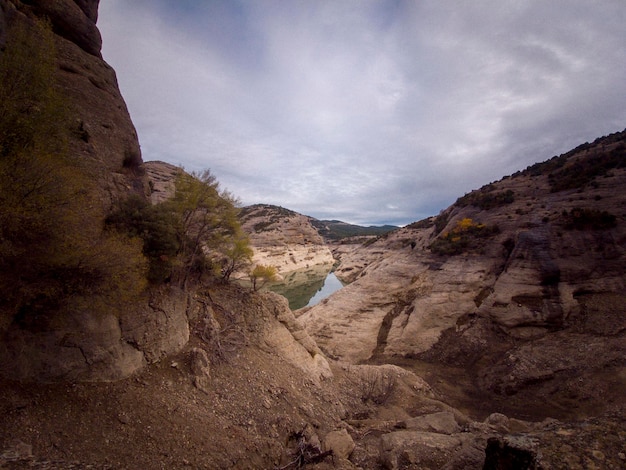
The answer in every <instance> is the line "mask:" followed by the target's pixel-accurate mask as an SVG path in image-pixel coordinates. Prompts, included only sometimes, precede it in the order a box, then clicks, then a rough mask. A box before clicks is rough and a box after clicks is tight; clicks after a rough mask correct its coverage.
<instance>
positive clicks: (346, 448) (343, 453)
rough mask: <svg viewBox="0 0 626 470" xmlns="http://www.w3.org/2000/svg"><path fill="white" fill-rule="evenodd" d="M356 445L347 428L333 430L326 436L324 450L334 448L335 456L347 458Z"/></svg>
mask: <svg viewBox="0 0 626 470" xmlns="http://www.w3.org/2000/svg"><path fill="white" fill-rule="evenodd" d="M354 447H355V444H354V440H353V439H352V437H351V436H350V434H348V431H347V430H345V429H341V430H339V431H331V432H329V433H328V434H326V436H325V437H324V450H325V451H329V450H332V451H333V456H335V457H337V458H339V459H347V458H348V457H350V454H352V451H353V450H354Z"/></svg>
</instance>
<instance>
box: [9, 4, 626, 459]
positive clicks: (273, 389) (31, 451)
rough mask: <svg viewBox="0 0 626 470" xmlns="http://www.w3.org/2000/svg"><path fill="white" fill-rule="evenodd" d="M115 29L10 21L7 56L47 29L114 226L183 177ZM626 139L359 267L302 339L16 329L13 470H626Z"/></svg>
mask: <svg viewBox="0 0 626 470" xmlns="http://www.w3.org/2000/svg"><path fill="white" fill-rule="evenodd" d="M97 6H98V1H97V0H91V1H90V0H75V1H70V0H55V1H52V0H32V1H28V2H27V1H17V0H11V1H9V0H0V49H1V48H2V47H4V45H5V42H4V41H5V38H6V35H5V31H6V27H7V25H11V24H15V23H16V22H20V23H23V24H25V25H30V24H32V23H31V22H32V20H33V19H34V18H37V17H47V18H49V19H50V21H51V24H52V28H53V31H54V32H55V44H56V47H57V50H58V63H59V67H58V71H57V75H58V76H57V78H58V83H59V87H60V88H61V89H62V90H63V95H64V96H66V97H67V99H68V100H69V102H70V104H71V110H72V113H73V116H75V117H76V119H75V123H74V128H73V136H74V137H73V139H72V140H71V141H70V142H69V143H68V144H69V146H70V151H71V152H72V154H73V155H75V156H79V157H81V158H82V159H83V161H84V162H85V167H86V168H87V169H88V171H89V172H90V175H92V176H93V177H94V178H95V179H96V180H97V181H98V183H99V186H100V188H101V189H102V190H101V194H100V196H101V201H102V204H103V207H105V208H109V207H110V206H111V204H112V203H114V202H115V201H116V200H117V199H119V198H121V197H125V196H127V195H128V194H130V193H135V194H139V195H143V196H146V197H148V196H150V197H151V198H152V200H153V202H160V201H162V200H163V199H164V198H166V197H168V194H171V192H172V191H173V186H172V181H173V179H174V178H175V177H176V174H177V173H178V171H179V169H178V168H176V167H174V166H173V165H169V164H166V163H162V162H154V163H151V164H146V165H143V164H142V161H141V154H140V151H139V145H138V141H137V136H136V133H135V130H134V128H133V126H132V123H131V121H130V117H129V116H128V112H127V110H126V106H125V105H124V102H123V100H122V98H121V96H120V93H119V90H118V88H117V84H116V79H115V74H114V72H113V70H112V69H111V68H110V67H109V66H108V65H107V64H106V63H105V62H104V61H103V60H102V58H101V56H100V43H101V39H100V35H99V33H98V30H97V28H96V26H95V22H96V19H97ZM625 138H626V136H625V135H624V133H621V134H618V135H614V136H610V137H608V138H605V139H599V140H598V141H597V142H595V143H593V144H588V145H585V146H582V147H581V148H579V149H576V151H573V152H570V153H568V154H565V155H564V156H562V157H558V158H556V159H553V160H551V161H550V162H547V163H545V164H543V165H537V166H534V167H532V168H529V169H528V170H526V171H525V172H523V173H520V174H518V175H514V176H513V177H509V178H505V179H504V180H502V181H500V182H497V183H493V184H491V185H488V186H487V187H485V188H483V189H481V190H480V191H477V192H474V193H470V194H469V195H466V196H464V197H463V198H460V199H459V201H457V203H456V204H455V205H453V206H451V207H450V208H448V209H447V210H445V211H443V212H442V213H441V214H440V215H439V216H438V217H436V218H432V219H429V220H425V221H421V222H418V223H415V224H412V225H411V226H408V227H405V228H403V229H400V230H397V231H395V232H394V233H391V234H389V235H386V236H383V237H381V238H380V239H379V240H378V241H376V242H374V243H371V244H369V245H368V246H360V247H359V248H356V249H354V250H352V251H348V250H346V249H345V247H344V248H342V250H341V261H342V264H341V266H340V268H339V270H338V275H339V276H342V277H343V278H344V279H346V280H349V281H352V283H351V284H350V285H349V286H347V287H346V288H344V289H342V290H341V291H339V292H338V293H337V294H335V295H333V296H332V297H331V298H329V299H328V300H327V301H325V302H323V303H321V304H319V305H318V306H316V307H313V308H310V309H303V310H301V311H300V312H296V313H297V315H299V318H296V316H295V315H294V313H293V312H292V311H291V310H289V308H288V306H287V303H286V301H285V300H284V299H283V298H281V297H279V296H277V295H275V294H272V293H263V294H259V293H255V292H252V291H250V290H249V289H244V288H241V287H238V286H236V285H232V284H231V285H221V284H214V285H204V286H202V288H200V289H198V290H197V291H195V292H187V291H183V290H181V289H177V288H175V287H172V286H163V287H161V288H160V289H152V290H151V291H149V292H146V293H145V295H144V296H143V297H142V298H139V299H135V300H136V302H134V303H133V302H129V304H128V305H127V308H126V309H125V311H121V312H113V311H111V312H106V313H105V314H103V315H101V316H95V315H93V314H92V312H90V310H89V306H88V305H85V306H84V308H82V309H76V310H75V311H73V312H72V314H71V315H68V316H67V317H64V318H62V319H57V321H56V323H54V325H53V327H46V328H40V329H34V328H31V329H20V328H18V327H16V326H15V325H14V326H12V327H7V328H5V325H1V329H0V334H1V335H2V342H0V373H1V374H0V375H2V376H4V377H3V378H0V390H1V391H2V393H1V395H2V397H3V400H1V401H0V415H1V416H2V418H3V420H2V422H3V426H0V467H3V468H4V467H5V466H7V467H8V468H26V467H29V468H31V467H34V468H136V467H139V466H143V467H145V468H162V467H167V468H185V467H189V468H283V469H287V468H300V467H302V466H304V465H309V464H310V465H314V466H315V468H319V469H330V468H342V469H356V468H364V469H368V468H381V466H382V468H388V469H412V468H433V469H434V468H437V469H438V468H449V469H455V468H458V469H460V468H464V469H465V468H486V469H491V468H505V465H507V463H508V464H509V465H511V464H512V463H513V464H514V465H517V466H518V467H520V468H563V467H567V468H574V469H575V468H581V469H582V468H620V467H623V466H624V462H626V451H625V449H624V447H623V442H624V437H625V436H626V427H625V425H624V423H625V419H624V416H625V415H626V413H625V411H624V404H623V396H624V391H625V390H626V363H625V360H624V357H626V354H625V353H626V346H625V341H624V335H625V334H626V333H625V332H626V323H625V318H626V314H625V311H624V305H625V300H626V299H625V298H624V287H625V286H624V275H625V274H626V273H625V272H624V271H625V269H626V268H625V267H624V266H625V263H624V256H625V253H624V243H625V240H626V227H625V225H626V224H625V223H624V222H625V220H624V219H625V213H624V207H625V202H626V201H625V199H624V194H623V191H622V189H623V187H624V184H625V183H626V169H625V168H624V164H623V163H622V162H623V161H624V149H625V143H624V141H625ZM146 173H147V176H146ZM590 175H591V176H590ZM244 227H247V229H248V231H249V233H250V236H251V239H252V244H253V246H255V247H256V249H257V254H256V256H257V258H256V261H257V262H259V263H262V264H272V265H276V266H277V267H278V268H279V269H280V270H281V271H282V272H287V271H292V270H295V269H298V268H303V267H311V266H314V265H319V264H326V263H328V264H332V263H333V259H332V256H331V255H330V251H329V249H328V247H327V246H326V245H325V244H324V242H323V240H322V239H321V237H320V236H319V233H318V232H317V230H315V228H314V227H313V226H312V225H311V223H310V220H308V218H306V217H304V216H300V215H299V214H295V213H293V212H291V211H288V210H285V209H281V208H276V207H273V206H253V207H251V208H248V209H247V210H246V211H244ZM147 365H149V366H147ZM6 377H8V379H7V378H6ZM16 379H17V380H16ZM21 381H27V382H30V383H28V384H24V383H22V382H21ZM37 381H38V382H53V383H48V384H42V383H32V382H37ZM85 381H93V382H94V383H85ZM103 381H111V382H110V383H102V382H103ZM555 418H557V419H555ZM566 420H567V422H565V421H566ZM129 443H131V445H129ZM331 455H332V458H330V457H331Z"/></svg>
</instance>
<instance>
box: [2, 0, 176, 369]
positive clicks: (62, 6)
mask: <svg viewBox="0 0 626 470" xmlns="http://www.w3.org/2000/svg"><path fill="white" fill-rule="evenodd" d="M97 9H98V0H75V1H72V0H36V1H28V2H27V1H7V0H0V48H2V47H6V41H5V39H6V31H7V30H8V29H10V28H13V27H18V26H20V27H21V28H24V30H26V31H28V30H29V29H32V30H33V31H35V30H36V29H35V21H36V20H37V19H46V21H49V22H50V25H51V28H52V32H53V33H54V34H53V35H52V36H53V41H54V49H55V50H56V61H57V64H58V68H57V69H56V75H55V76H54V79H55V80H56V83H55V85H56V86H57V89H58V90H59V91H60V94H61V96H62V97H63V99H64V104H65V105H66V107H67V112H68V114H69V115H70V116H71V118H69V119H68V126H69V127H70V129H68V131H69V132H68V133H67V137H68V138H67V150H68V153H69V155H70V156H71V157H72V161H80V164H81V169H82V170H84V171H85V172H86V173H87V174H88V176H89V177H90V178H91V179H92V180H93V181H95V182H96V184H95V185H94V187H95V188H97V189H96V190H97V191H98V196H99V200H100V201H101V203H102V213H103V214H105V213H106V211H107V210H109V209H110V207H111V206H112V204H114V202H115V201H117V200H118V199H120V198H125V197H127V196H128V195H129V194H130V193H136V194H139V195H147V193H148V191H149V188H148V182H147V179H146V178H145V175H144V174H143V171H142V169H141V163H142V160H141V151H140V148H139V142H138V139H137V133H136V131H135V128H134V126H133V124H132V122H131V119H130V116H129V114H128V110H127V108H126V104H125V103H124V100H123V98H122V96H121V94H120V91H119V88H118V84H117V79H116V76H115V72H114V70H113V69H112V68H111V67H110V66H109V65H108V64H107V63H106V62H104V61H103V60H102V57H101V54H100V48H101V43H102V41H101V37H100V33H99V32H98V29H97V27H96V20H97ZM174 303H175V302H173V303H171V304H170V305H168V306H166V307H163V308H162V307H160V306H154V305H153V306H154V307H155V308H154V309H153V308H152V307H153V306H148V305H146V306H144V307H143V308H142V307H139V308H138V309H135V308H134V306H128V311H126V312H121V313H120V312H117V311H113V310H111V311H105V309H104V308H103V309H100V310H104V311H105V312H103V313H99V314H95V313H93V311H92V310H91V309H90V308H89V306H88V305H84V306H77V307H76V308H73V309H72V311H70V312H64V313H63V314H59V315H56V316H53V317H54V318H52V319H51V320H50V321H47V322H42V324H41V325H36V326H33V325H30V326H24V325H19V324H18V323H19V322H18V323H16V322H13V324H11V325H6V326H5V325H3V331H2V332H1V333H2V343H1V344H0V363H1V365H0V369H1V372H2V374H3V375H6V376H9V377H13V378H16V379H21V380H42V381H53V380H72V381H74V380H116V379H119V378H121V377H125V376H127V375H129V374H132V373H134V372H135V371H137V370H138V369H140V368H141V367H143V366H144V365H145V364H146V363H149V362H152V361H154V360H155V359H156V358H158V357H161V356H162V355H163V354H168V353H171V352H173V351H174V350H176V349H177V348H180V346H181V345H182V344H184V342H185V334H186V333H185V326H184V325H183V324H182V323H183V322H181V321H178V320H174V319H175V318H178V319H180V317H185V315H186V309H185V307H183V308H182V309H181V310H179V306H178V305H174ZM170 308H171V310H170ZM136 310H138V311H136ZM134 313H137V315H135V316H133V314H134ZM57 317H58V318H57ZM140 318H141V319H143V324H142V321H141V320H140ZM5 328H6V329H5ZM170 334H171V337H170V336H169V335H170ZM187 334H188V333H187Z"/></svg>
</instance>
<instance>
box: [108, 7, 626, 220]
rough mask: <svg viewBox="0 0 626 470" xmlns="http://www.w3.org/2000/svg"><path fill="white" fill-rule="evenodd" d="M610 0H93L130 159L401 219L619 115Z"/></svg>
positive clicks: (610, 126)
mask: <svg viewBox="0 0 626 470" xmlns="http://www.w3.org/2000/svg"><path fill="white" fill-rule="evenodd" d="M625 25H626V1H624V0H595V1H594V2H590V1H589V0H523V1H522V0H519V1H518V0H473V1H462V0H456V1H455V0H412V1H408V0H407V1H403V0H371V1H370V0H133V1H127V0H104V1H102V2H101V3H100V17H99V20H98V26H99V28H100V31H101V33H102V36H103V41H104V47H103V55H104V58H105V60H107V62H109V63H110V64H111V65H112V66H113V67H114V68H115V69H116V71H117V75H118V80H119V84H120V88H121V90H122V94H123V95H124V98H125V99H126V102H127V104H128V107H129V110H130V114H131V117H132V118H133V121H134V123H135V126H136V127H137V131H138V133H139V140H140V143H141V146H142V152H143V158H144V160H145V161H148V160H164V161H167V162H170V163H173V164H176V165H182V166H183V167H184V168H185V169H187V170H190V171H191V170H202V169H205V168H210V169H211V171H212V173H213V174H215V175H216V176H217V178H218V180H219V181H220V183H221V185H222V187H224V188H226V189H228V190H230V191H231V192H233V193H234V194H235V195H236V196H238V197H239V198H240V199H241V201H242V203H244V204H246V205H247V204H253V203H270V204H276V205H281V206H283V207H287V208H289V209H292V210H295V211H298V212H301V213H303V214H306V215H311V216H314V217H317V218H321V219H340V220H344V221H347V222H352V223H359V224H366V225H368V224H383V223H392V224H406V223H409V222H412V221H415V220H419V219H422V218H424V217H427V216H430V215H435V214H437V213H438V212H439V211H440V210H442V209H444V208H445V207H447V206H448V205H449V204H451V203H452V202H454V201H455V200H456V198H457V197H459V196H462V195H463V194H464V193H466V192H468V191H470V190H472V189H476V188H478V187H480V186H482V185H484V184H487V183H489V182H491V181H495V180H498V179H500V178H501V177H502V176H505V175H508V174H511V173H513V172H515V171H517V170H520V169H524V168H525V167H526V166H528V165H529V164H532V163H535V162H537V161H543V160H546V159H548V158H550V157H552V156H553V155H558V154H560V153H563V152H565V151H567V150H570V149H571V148H573V147H575V146H577V145H579V144H581V143H583V142H585V141H592V140H593V139H595V138H596V137H599V136H602V135H606V134H609V133H611V132H615V131H620V130H623V129H624V128H625V127H626V27H625Z"/></svg>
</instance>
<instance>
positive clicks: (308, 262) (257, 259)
mask: <svg viewBox="0 0 626 470" xmlns="http://www.w3.org/2000/svg"><path fill="white" fill-rule="evenodd" d="M240 219H241V225H242V228H243V230H244V231H245V232H246V233H247V234H248V236H249V237H250V245H251V246H252V248H253V249H254V256H253V262H254V263H255V264H263V265H271V266H274V267H276V269H277V270H278V273H279V274H284V273H287V272H291V271H296V270H306V269H310V268H314V267H316V266H319V265H328V266H329V270H330V266H332V264H333V263H334V258H333V255H332V253H331V251H330V249H329V248H328V246H327V245H326V244H325V243H324V240H323V239H322V237H321V236H320V234H319V233H318V232H317V229H315V227H313V225H312V224H311V222H310V219H309V218H308V217H306V216H304V215H301V214H298V213H296V212H293V211H290V210H288V209H284V208H282V207H277V206H271V205H266V204H257V205H254V206H248V207H245V208H244V209H243V210H242V211H241V215H240Z"/></svg>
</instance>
